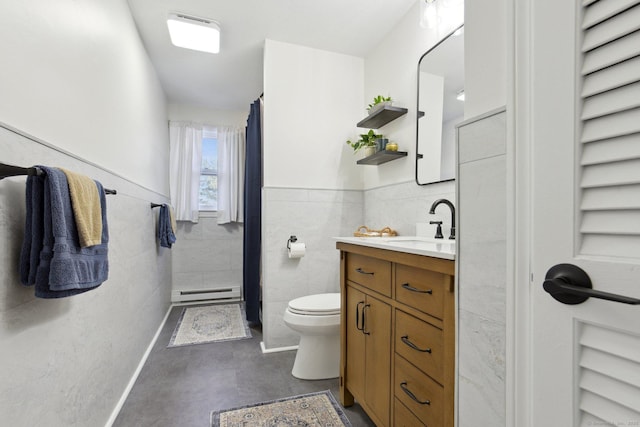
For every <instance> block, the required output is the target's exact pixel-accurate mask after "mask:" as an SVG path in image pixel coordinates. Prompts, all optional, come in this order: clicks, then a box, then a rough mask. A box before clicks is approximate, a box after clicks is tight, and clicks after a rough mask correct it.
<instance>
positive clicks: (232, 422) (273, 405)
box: [211, 390, 351, 427]
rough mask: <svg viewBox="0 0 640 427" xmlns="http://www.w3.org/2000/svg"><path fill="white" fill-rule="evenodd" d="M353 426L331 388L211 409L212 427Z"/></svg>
mask: <svg viewBox="0 0 640 427" xmlns="http://www.w3.org/2000/svg"><path fill="white" fill-rule="evenodd" d="M235 426H251V427H275V426H278V427H281V426H282V427H285V426H295V427H305V426H309V427H311V426H314V427H316V426H317V427H338V426H344V427H351V423H350V422H349V420H348V419H347V416H346V415H345V414H344V411H343V410H342V407H341V406H340V405H339V404H338V402H336V400H335V399H334V397H333V395H332V394H331V392H330V391H329V390H326V391H321V392H318V393H310V394H303V395H300V396H294V397H288V398H286V399H280V400H274V401H271V402H263V403H258V404H255V405H249V406H244V407H242V408H234V409H224V410H222V411H213V412H211V427H235Z"/></svg>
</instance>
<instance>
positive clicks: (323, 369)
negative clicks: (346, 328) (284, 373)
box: [291, 334, 340, 380]
mask: <svg viewBox="0 0 640 427" xmlns="http://www.w3.org/2000/svg"><path fill="white" fill-rule="evenodd" d="M291 374H292V375H293V376H294V377H296V378H298V379H301V380H324V379H328V378H337V377H338V376H340V335H339V334H337V335H336V334H333V335H302V336H301V337H300V344H299V345H298V353H297V354H296V360H295V362H294V363H293V369H292V370H291Z"/></svg>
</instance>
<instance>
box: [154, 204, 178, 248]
mask: <svg viewBox="0 0 640 427" xmlns="http://www.w3.org/2000/svg"><path fill="white" fill-rule="evenodd" d="M158 240H160V246H162V247H163V248H171V246H172V245H173V244H174V243H175V242H176V235H175V234H174V233H173V227H172V225H171V212H170V210H169V206H167V204H166V203H163V204H162V206H160V215H159V216H158Z"/></svg>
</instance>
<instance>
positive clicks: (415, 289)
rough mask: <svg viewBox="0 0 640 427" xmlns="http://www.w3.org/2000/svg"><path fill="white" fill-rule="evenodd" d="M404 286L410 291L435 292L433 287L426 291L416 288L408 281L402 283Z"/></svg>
mask: <svg viewBox="0 0 640 427" xmlns="http://www.w3.org/2000/svg"><path fill="white" fill-rule="evenodd" d="M402 287H403V288H405V289H406V290H408V291H411V292H418V293H419V294H433V290H432V289H427V290H426V291H423V290H420V289H418V288H414V287H413V286H411V285H410V284H408V283H405V284H403V285H402Z"/></svg>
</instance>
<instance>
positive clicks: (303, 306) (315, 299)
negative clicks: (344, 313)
mask: <svg viewBox="0 0 640 427" xmlns="http://www.w3.org/2000/svg"><path fill="white" fill-rule="evenodd" d="M289 311H291V312H292V313H296V314H307V315H316V316H319V315H322V316H329V315H332V314H340V294H339V293H335V294H317V295H307V296H306V297H300V298H296V299H294V300H291V301H289Z"/></svg>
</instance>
